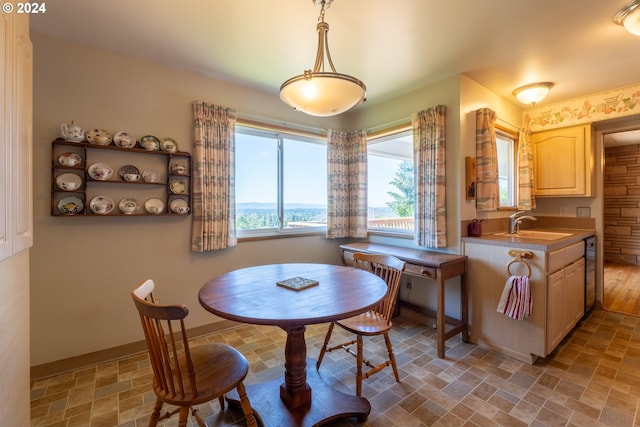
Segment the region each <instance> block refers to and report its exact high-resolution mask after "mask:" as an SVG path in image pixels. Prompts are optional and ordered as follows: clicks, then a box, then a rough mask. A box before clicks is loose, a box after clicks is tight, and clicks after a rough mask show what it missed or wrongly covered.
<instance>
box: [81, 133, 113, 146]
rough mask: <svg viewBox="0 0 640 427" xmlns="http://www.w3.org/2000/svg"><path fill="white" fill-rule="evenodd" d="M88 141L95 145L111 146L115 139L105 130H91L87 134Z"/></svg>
mask: <svg viewBox="0 0 640 427" xmlns="http://www.w3.org/2000/svg"><path fill="white" fill-rule="evenodd" d="M87 141H89V143H90V144H95V145H109V144H111V142H112V141H113V137H112V136H111V134H110V133H109V132H107V131H106V130H104V129H91V130H90V131H88V132H87Z"/></svg>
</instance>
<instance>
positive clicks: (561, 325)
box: [547, 257, 585, 352]
mask: <svg viewBox="0 0 640 427" xmlns="http://www.w3.org/2000/svg"><path fill="white" fill-rule="evenodd" d="M584 268H585V263H584V258H582V257H581V258H579V259H578V260H577V261H575V262H573V263H572V264H570V265H568V266H567V267H565V268H563V269H561V270H559V271H556V272H554V273H551V274H549V278H548V281H547V292H548V295H547V301H548V304H547V306H548V315H547V319H548V320H547V351H548V352H550V350H553V349H554V348H556V347H557V346H558V344H560V342H561V341H562V339H563V338H564V337H565V336H566V335H567V334H568V333H569V332H571V329H573V327H574V326H575V325H576V324H577V323H578V321H579V320H580V319H581V318H582V316H583V315H584Z"/></svg>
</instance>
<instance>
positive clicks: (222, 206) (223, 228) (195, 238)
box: [191, 101, 238, 252]
mask: <svg viewBox="0 0 640 427" xmlns="http://www.w3.org/2000/svg"><path fill="white" fill-rule="evenodd" d="M235 122H236V113H235V111H233V110H231V109H229V108H225V107H220V106H217V105H212V104H206V103H204V102H202V101H195V102H194V103H193V171H192V173H191V175H192V182H193V190H192V198H193V214H192V221H193V223H192V228H191V250H192V251H194V252H210V251H216V250H220V249H225V248H227V247H230V246H236V245H237V243H238V241H237V237H236V212H235V205H236V204H235V188H234V176H235V171H234V168H235V157H234V153H235Z"/></svg>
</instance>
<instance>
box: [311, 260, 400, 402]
mask: <svg viewBox="0 0 640 427" xmlns="http://www.w3.org/2000/svg"><path fill="white" fill-rule="evenodd" d="M353 258H354V267H356V268H360V269H363V270H367V271H370V272H372V273H373V274H376V275H377V276H379V277H380V278H382V279H383V280H384V281H385V282H386V283H387V294H386V296H385V297H384V299H383V300H382V302H380V304H378V305H377V306H376V307H374V308H373V309H371V310H369V311H367V312H365V313H362V314H359V315H357V316H353V317H349V318H347V319H343V320H338V321H335V322H331V324H329V330H328V331H327V335H326V336H325V339H324V344H323V346H322V349H321V350H320V355H319V356H318V361H317V363H316V369H320V365H321V364H322V359H323V358H324V355H325V353H327V352H331V351H334V350H338V349H343V350H346V351H347V352H348V353H350V354H351V355H353V356H355V357H356V363H357V372H356V395H358V396H360V395H361V394H362V380H363V379H366V378H369V377H370V376H371V375H373V374H375V373H376V372H379V371H381V370H382V369H384V368H385V367H387V366H389V365H391V367H392V368H393V375H394V376H395V378H396V381H398V382H400V377H399V376H398V367H397V366H396V357H395V355H394V354H393V346H392V345H391V339H390V338H389V330H390V329H391V326H392V322H391V317H392V315H393V310H394V308H395V305H396V300H397V297H398V291H399V290H400V278H401V277H402V272H403V271H404V268H405V263H404V261H401V260H399V259H398V258H396V257H393V256H390V255H373V254H365V253H358V252H357V253H354V254H353ZM335 325H338V326H340V327H341V328H343V329H345V330H347V331H349V332H351V333H353V334H355V335H356V339H354V340H351V341H348V342H345V343H342V344H337V345H334V346H332V347H329V342H330V340H331V334H332V332H333V328H334V326H335ZM376 335H384V341H385V344H386V346H387V352H388V354H389V356H388V359H387V360H385V361H384V362H382V363H379V364H376V365H374V364H373V363H371V362H370V361H368V360H365V359H364V356H363V337H371V336H376ZM353 344H356V351H355V352H354V351H353V349H352V348H351V347H352V345H353ZM363 364H364V365H366V366H367V367H368V368H369V369H368V370H367V371H365V372H363V366H362V365H363Z"/></svg>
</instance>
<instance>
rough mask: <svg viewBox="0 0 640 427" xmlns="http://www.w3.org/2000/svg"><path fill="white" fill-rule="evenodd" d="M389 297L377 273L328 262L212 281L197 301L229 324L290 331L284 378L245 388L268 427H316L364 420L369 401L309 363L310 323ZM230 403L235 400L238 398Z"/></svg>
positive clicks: (246, 270)
mask: <svg viewBox="0 0 640 427" xmlns="http://www.w3.org/2000/svg"><path fill="white" fill-rule="evenodd" d="M298 277H300V278H304V279H309V280H312V281H317V282H318V283H317V284H316V285H314V286H311V287H308V288H305V289H302V290H294V289H290V288H286V287H283V286H280V285H278V284H277V282H279V281H285V280H287V279H292V278H298ZM386 292H387V285H386V283H385V282H384V281H383V280H382V279H380V278H379V277H378V276H376V275H374V274H372V273H369V272H366V271H363V270H360V269H356V268H353V267H345V266H338V265H328V264H307V263H291V264H271V265H261V266H256V267H248V268H243V269H240V270H235V271H231V272H229V273H225V274H222V275H220V276H217V277H214V278H212V279H211V280H209V281H208V282H207V283H205V284H204V285H203V286H202V288H201V289H200V292H199V295H198V299H199V301H200V304H201V305H202V306H203V307H204V308H205V309H206V310H207V311H209V312H211V313H213V314H215V315H217V316H220V317H223V318H225V319H230V320H235V321H238V322H243V323H250V324H256V325H272V326H278V327H280V328H282V329H283V330H284V331H286V333H287V340H286V344H285V352H284V356H285V360H284V374H283V378H277V379H275V380H272V381H269V382H266V383H260V384H249V385H247V394H248V396H249V399H250V400H251V406H252V408H253V410H254V412H255V414H256V416H257V417H258V418H259V420H260V421H261V422H262V425H264V426H266V427H270V426H274V427H275V426H277V427H281V426H296V427H297V426H319V425H322V424H325V423H327V422H331V421H334V420H337V419H341V418H347V417H356V418H357V419H358V420H359V421H364V420H366V418H367V416H368V415H369V413H370V412H371V405H370V403H369V401H368V400H367V399H366V398H364V397H360V396H355V395H350V394H345V393H342V392H340V391H338V390H335V389H333V388H332V387H330V386H329V385H328V384H326V383H325V382H324V381H323V380H322V378H321V377H320V376H319V374H318V372H317V371H316V370H315V369H310V370H308V371H307V366H314V365H315V362H314V361H313V360H311V359H307V347H306V343H305V338H304V333H305V329H306V325H310V324H317V323H326V322H331V321H334V320H339V319H344V318H347V317H351V316H354V315H356V314H359V313H362V312H364V311H367V310H369V309H371V308H373V307H375V306H376V305H377V304H378V303H379V302H380V301H381V300H382V299H383V298H384V296H385V294H386ZM227 399H228V400H230V401H231V402H234V399H236V396H234V395H233V393H231V394H228V395H227Z"/></svg>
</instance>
